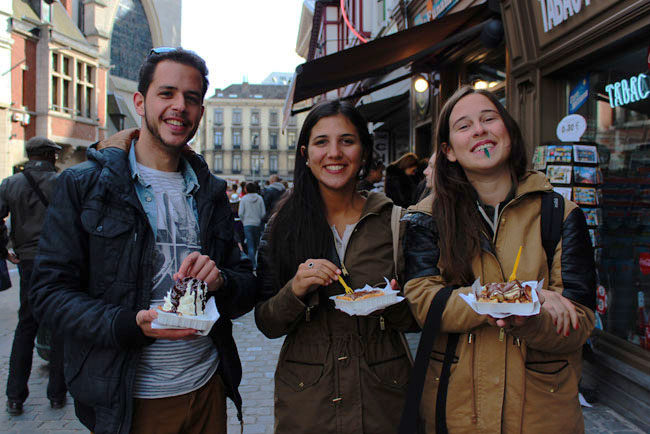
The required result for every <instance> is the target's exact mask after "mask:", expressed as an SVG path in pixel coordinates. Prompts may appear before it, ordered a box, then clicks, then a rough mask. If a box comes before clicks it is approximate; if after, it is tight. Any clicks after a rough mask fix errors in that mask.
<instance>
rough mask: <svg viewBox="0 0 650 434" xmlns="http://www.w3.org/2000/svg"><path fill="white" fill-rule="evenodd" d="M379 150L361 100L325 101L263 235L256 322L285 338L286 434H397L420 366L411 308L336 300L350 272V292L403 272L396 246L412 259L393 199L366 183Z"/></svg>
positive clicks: (281, 412) (280, 368)
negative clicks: (361, 310) (363, 178)
mask: <svg viewBox="0 0 650 434" xmlns="http://www.w3.org/2000/svg"><path fill="white" fill-rule="evenodd" d="M372 158H373V155H372V137H371V136H370V134H369V132H368V128H367V123H366V121H365V120H364V119H363V116H361V114H360V113H359V111H358V110H357V109H356V108H355V107H354V106H353V105H352V104H350V103H348V102H344V101H343V102H341V101H325V102H321V103H319V104H318V105H316V106H315V107H314V108H313V109H312V110H311V111H310V112H309V114H308V115H307V117H306V118H305V121H304V123H303V126H302V130H301V132H300V137H299V140H298V146H297V149H296V162H295V171H294V186H293V189H292V190H290V191H289V193H288V195H287V196H286V198H284V199H283V202H281V203H280V205H279V206H278V209H277V211H276V212H275V214H274V215H273V216H272V217H271V219H270V221H269V225H268V226H267V229H266V232H265V234H264V236H263V237H262V243H261V244H260V251H259V254H258V269H257V273H258V277H259V279H260V287H261V288H260V299H261V302H260V303H259V304H258V305H257V307H256V308H255V322H256V324H257V327H258V328H259V329H260V331H262V333H264V335H265V336H267V337H268V338H279V337H285V340H284V344H283V345H282V351H281V352H280V357H279V360H278V365H277V368H276V371H275V432H276V433H277V434H280V433H310V434H311V433H319V434H335V433H336V434H363V433H373V434H393V433H394V432H395V427H396V426H397V422H398V420H399V415H400V413H401V410H402V407H403V404H404V396H405V393H406V382H407V380H408V373H409V369H410V362H409V352H408V351H409V350H408V347H407V346H406V345H405V341H404V339H403V335H402V332H403V331H404V330H407V329H408V328H410V327H412V326H415V323H414V320H413V317H412V315H411V313H410V311H409V307H408V305H407V304H406V303H405V302H403V303H398V304H396V305H392V306H389V307H387V308H386V309H385V310H383V311H378V312H373V313H371V314H370V315H367V316H349V315H347V314H346V313H343V312H341V311H339V310H336V309H334V306H333V303H332V300H331V299H330V297H331V296H333V295H340V294H342V293H344V289H343V287H342V286H341V284H340V283H339V282H338V281H337V278H338V276H339V275H341V273H344V276H343V277H344V279H345V281H346V282H347V283H348V284H349V285H350V286H351V287H352V288H360V287H363V286H364V285H365V284H370V285H371V286H376V285H377V284H381V286H383V285H384V284H383V283H382V282H383V279H384V276H386V277H389V278H390V277H391V276H392V277H396V276H395V275H394V274H393V273H394V272H395V271H397V267H396V263H395V262H396V261H395V258H396V256H394V255H395V254H396V253H399V254H400V259H398V261H397V262H402V261H401V249H399V243H397V242H396V241H397V240H396V239H395V238H393V235H398V234H399V229H398V228H396V227H394V226H393V224H392V222H394V223H395V226H397V224H398V219H399V217H398V216H397V215H396V218H391V216H392V215H393V211H394V208H393V203H392V202H391V201H390V200H389V199H388V198H386V196H384V195H383V194H381V193H372V192H371V193H368V192H365V191H364V192H359V191H357V190H356V184H357V181H358V180H359V178H360V175H362V174H363V173H367V171H368V168H369V167H371V165H372ZM396 214H397V213H396ZM392 229H395V232H393V230H392ZM400 268H401V267H400Z"/></svg>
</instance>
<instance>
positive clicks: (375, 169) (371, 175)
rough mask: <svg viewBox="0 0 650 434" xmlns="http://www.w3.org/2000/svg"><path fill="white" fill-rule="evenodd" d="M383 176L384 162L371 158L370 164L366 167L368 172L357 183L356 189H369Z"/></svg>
mask: <svg viewBox="0 0 650 434" xmlns="http://www.w3.org/2000/svg"><path fill="white" fill-rule="evenodd" d="M383 176H384V162H383V161H381V160H377V159H373V160H372V166H370V168H369V169H368V174H367V175H366V176H365V177H364V178H363V179H362V180H361V181H359V182H358V183H357V190H358V191H371V190H372V189H373V188H375V183H377V182H379V181H381V178H383Z"/></svg>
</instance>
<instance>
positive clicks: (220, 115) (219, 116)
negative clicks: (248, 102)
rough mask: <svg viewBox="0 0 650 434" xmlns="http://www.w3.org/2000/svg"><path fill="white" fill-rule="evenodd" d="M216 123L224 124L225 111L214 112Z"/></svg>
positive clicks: (217, 110)
mask: <svg viewBox="0 0 650 434" xmlns="http://www.w3.org/2000/svg"><path fill="white" fill-rule="evenodd" d="M214 123H215V124H216V125H221V124H223V110H221V109H215V111H214Z"/></svg>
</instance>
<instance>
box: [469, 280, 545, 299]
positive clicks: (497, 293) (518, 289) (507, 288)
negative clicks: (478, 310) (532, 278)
mask: <svg viewBox="0 0 650 434" xmlns="http://www.w3.org/2000/svg"><path fill="white" fill-rule="evenodd" d="M478 301H479V302H481V303H532V302H533V295H532V288H531V287H530V286H529V285H523V284H522V283H521V282H520V281H518V280H513V281H512V282H507V283H488V284H487V285H485V287H484V288H483V290H482V291H481V293H480V294H479V297H478Z"/></svg>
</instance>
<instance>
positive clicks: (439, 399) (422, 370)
mask: <svg viewBox="0 0 650 434" xmlns="http://www.w3.org/2000/svg"><path fill="white" fill-rule="evenodd" d="M541 214H542V215H541V224H540V231H541V233H542V246H543V247H544V251H545V252H546V260H547V263H548V269H549V273H550V270H551V265H552V263H553V255H554V253H555V247H556V246H557V243H558V242H559V241H560V238H562V222H563V221H564V198H563V197H562V195H560V194H559V193H556V192H555V191H550V192H546V193H544V194H543V195H542V211H541ZM454 289H455V287H453V286H447V287H445V288H443V289H441V290H440V291H438V293H437V294H436V295H435V297H433V300H432V301H431V306H430V307H429V312H428V313H427V318H426V320H425V322H424V326H423V327H422V335H421V337H420V343H419V344H418V349H417V352H416V354H415V362H414V364H413V369H412V370H411V375H410V378H409V383H408V388H407V390H406V403H405V405H404V411H403V412H402V418H401V420H400V424H399V430H398V433H399V434H415V433H418V432H423V430H422V428H423V427H422V426H421V424H420V423H419V421H420V401H421V399H422V389H423V388H424V379H425V377H426V373H427V368H428V367H429V356H430V355H431V351H432V350H433V342H434V341H435V338H436V335H437V334H438V332H439V331H440V320H441V319H442V313H443V311H444V310H445V305H446V304H447V300H448V299H449V296H450V295H451V292H452V291H453V290H454ZM447 336H448V338H447V346H446V348H445V357H444V359H443V363H442V370H441V371H440V377H439V381H438V392H437V396H436V434H447V421H446V418H447V414H446V410H447V387H448V386H449V376H450V373H451V363H452V361H453V359H454V357H455V354H456V346H457V345H458V338H459V337H460V334H459V333H449V334H448V335H447ZM418 427H419V428H420V429H418Z"/></svg>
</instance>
